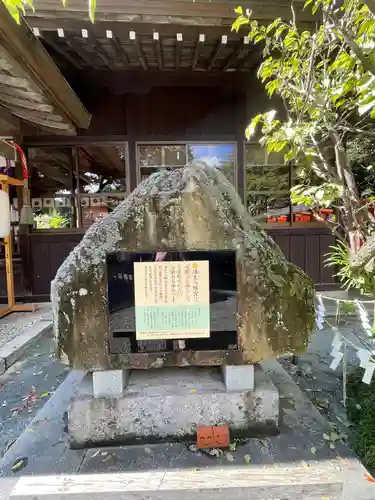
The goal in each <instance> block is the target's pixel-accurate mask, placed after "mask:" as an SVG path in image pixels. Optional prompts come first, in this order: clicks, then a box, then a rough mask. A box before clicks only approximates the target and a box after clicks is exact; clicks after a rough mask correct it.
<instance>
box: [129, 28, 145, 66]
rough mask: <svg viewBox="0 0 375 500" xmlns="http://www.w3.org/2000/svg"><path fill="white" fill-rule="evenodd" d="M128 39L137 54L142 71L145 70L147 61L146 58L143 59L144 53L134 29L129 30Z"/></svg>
mask: <svg viewBox="0 0 375 500" xmlns="http://www.w3.org/2000/svg"><path fill="white" fill-rule="evenodd" d="M129 39H130V42H131V43H132V44H133V46H134V48H135V51H136V53H137V55H138V60H139V63H140V65H141V67H142V69H143V70H144V71H147V63H146V60H145V58H144V55H143V53H142V49H141V45H140V43H139V40H138V38H137V34H136V32H135V31H129Z"/></svg>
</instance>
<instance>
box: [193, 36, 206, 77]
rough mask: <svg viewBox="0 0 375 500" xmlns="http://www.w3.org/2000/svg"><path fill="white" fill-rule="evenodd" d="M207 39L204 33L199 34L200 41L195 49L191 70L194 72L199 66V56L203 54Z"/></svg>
mask: <svg viewBox="0 0 375 500" xmlns="http://www.w3.org/2000/svg"><path fill="white" fill-rule="evenodd" d="M205 38H206V35H205V34H204V33H200V34H199V37H198V41H197V44H196V46H195V49H194V55H193V63H192V65H191V68H192V70H193V71H195V70H196V68H197V66H198V61H199V56H200V54H201V52H202V49H203V46H204V41H205Z"/></svg>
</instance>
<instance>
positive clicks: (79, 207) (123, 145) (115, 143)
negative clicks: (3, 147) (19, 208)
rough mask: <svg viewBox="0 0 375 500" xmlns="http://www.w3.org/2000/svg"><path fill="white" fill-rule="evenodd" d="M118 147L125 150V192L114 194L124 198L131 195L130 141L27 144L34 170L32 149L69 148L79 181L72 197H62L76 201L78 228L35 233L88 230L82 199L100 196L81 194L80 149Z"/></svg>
mask: <svg viewBox="0 0 375 500" xmlns="http://www.w3.org/2000/svg"><path fill="white" fill-rule="evenodd" d="M99 146H103V147H105V146H106V147H110V146H112V147H118V148H123V150H124V176H125V190H124V191H119V192H117V193H114V195H116V194H117V195H124V197H126V196H128V195H129V194H130V163H129V162H130V158H129V143H128V141H122V140H118V141H105V140H104V141H103V140H102V141H95V140H93V141H89V142H86V141H82V142H77V143H74V144H72V143H69V141H68V140H67V142H66V143H65V142H62V143H58V144H56V143H53V144H52V143H51V144H38V143H36V144H33V143H32V142H30V143H28V144H27V157H28V161H29V165H30V167H31V168H32V167H33V159H32V158H30V154H29V152H30V150H31V149H59V148H67V149H70V150H71V153H72V177H75V178H76V179H77V184H76V191H77V192H73V191H74V190H73V185H72V194H71V195H61V197H66V198H70V199H74V202H75V207H74V209H75V221H76V227H72V228H55V229H36V228H35V231H53V232H57V231H65V232H67V231H68V230H70V231H76V230H82V229H84V230H85V231H86V230H87V228H86V229H85V228H84V225H83V214H82V205H81V199H82V198H88V197H94V198H95V196H98V195H97V194H96V193H82V192H80V183H79V160H78V149H79V148H88V147H99ZM32 182H33V179H32V177H31V183H30V190H31V189H32Z"/></svg>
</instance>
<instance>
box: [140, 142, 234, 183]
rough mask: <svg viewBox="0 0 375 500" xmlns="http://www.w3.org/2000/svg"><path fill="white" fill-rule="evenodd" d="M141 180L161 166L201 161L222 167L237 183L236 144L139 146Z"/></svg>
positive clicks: (176, 166) (174, 165)
mask: <svg viewBox="0 0 375 500" xmlns="http://www.w3.org/2000/svg"><path fill="white" fill-rule="evenodd" d="M138 161H139V168H140V174H141V181H143V180H144V179H146V178H147V177H148V176H149V175H151V174H152V173H154V172H156V171H157V170H158V169H159V168H178V167H183V166H184V165H186V164H187V163H193V162H194V161H200V162H204V163H207V164H208V165H213V166H215V167H217V168H220V169H221V170H222V171H223V172H224V174H225V175H226V176H227V178H228V179H229V180H230V181H231V182H232V184H234V183H235V167H236V147H235V145H234V144H177V145H176V144H156V145H155V144H150V145H139V146H138Z"/></svg>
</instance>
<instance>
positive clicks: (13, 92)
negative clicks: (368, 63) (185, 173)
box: [0, 0, 336, 300]
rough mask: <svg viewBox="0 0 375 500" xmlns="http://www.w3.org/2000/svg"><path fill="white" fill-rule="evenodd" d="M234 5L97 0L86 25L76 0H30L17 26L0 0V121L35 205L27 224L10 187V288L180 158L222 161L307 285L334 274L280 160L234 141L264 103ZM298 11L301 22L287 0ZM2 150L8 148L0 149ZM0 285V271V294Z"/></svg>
mask: <svg viewBox="0 0 375 500" xmlns="http://www.w3.org/2000/svg"><path fill="white" fill-rule="evenodd" d="M237 4H238V2H237V0H236V1H233V0H213V1H208V0H203V1H202V0H197V1H195V2H191V1H188V0H163V1H161V0H145V1H143V2H136V1H135V0H103V2H100V3H98V6H97V12H96V17H95V23H94V24H92V23H91V22H90V21H89V19H88V12H87V0H70V1H69V2H68V4H67V7H66V8H63V7H62V6H61V5H60V4H59V2H56V1H55V0H36V1H35V12H32V11H31V10H28V11H27V15H26V17H25V22H22V23H21V26H18V25H17V24H16V23H15V22H14V21H13V20H12V18H11V17H10V16H9V15H8V13H7V11H6V10H5V8H4V7H3V6H2V4H1V5H0V28H1V29H0V46H1V54H0V127H1V132H0V134H1V135H2V136H3V137H4V136H10V137H14V138H15V139H16V140H17V142H18V143H19V144H20V145H21V146H22V147H23V149H24V150H25V152H26V153H27V157H28V163H29V169H30V173H31V178H30V188H31V202H32V207H33V211H34V215H35V224H34V227H26V228H25V227H19V225H18V224H17V213H18V212H19V210H20V206H21V204H22V196H21V193H20V192H18V193H17V191H16V190H15V191H14V193H13V198H12V199H13V210H14V213H15V218H14V239H15V245H16V253H15V269H16V294H17V296H18V298H19V299H21V298H26V299H28V298H29V297H30V296H33V300H38V299H39V300H49V291H50V282H51V279H52V278H53V277H54V275H55V273H56V271H57V269H58V267H59V266H60V264H61V263H62V261H63V260H64V259H65V257H66V256H67V254H68V253H69V252H70V251H71V250H72V248H74V246H75V245H76V244H77V243H78V242H79V241H80V240H81V238H82V236H83V234H84V232H85V231H86V229H87V228H88V227H89V226H90V225H91V224H92V223H93V222H94V221H95V220H96V219H97V218H98V217H102V216H104V215H105V214H107V213H109V212H110V211H111V210H113V209H114V207H115V206H116V205H117V204H118V203H119V202H120V201H121V200H122V199H124V198H125V197H126V196H127V195H128V194H129V192H131V191H132V190H133V189H134V188H135V187H136V186H137V184H138V183H139V182H140V181H141V180H142V179H143V178H145V177H146V176H148V175H150V174H151V173H152V172H154V171H155V170H157V169H159V168H161V167H164V168H171V169H174V168H179V167H181V166H183V165H185V164H186V163H187V162H191V161H194V160H200V161H204V162H207V163H209V164H213V165H216V166H218V167H219V168H221V169H223V171H224V172H225V174H226V175H227V176H228V178H229V179H230V180H231V181H232V182H233V184H234V185H235V186H236V188H237V190H238V192H239V194H240V196H241V197H242V198H243V200H244V203H245V204H246V205H247V206H248V207H249V210H250V211H251V213H252V215H254V216H255V217H257V219H258V220H259V222H260V223H261V224H264V227H265V229H266V230H267V231H268V232H269V234H270V235H271V236H272V237H273V238H274V239H275V241H276V242H277V243H278V244H279V245H280V247H281V248H282V250H283V251H284V253H285V255H286V256H287V258H288V259H289V260H290V261H292V262H294V263H295V264H297V265H298V266H299V267H301V268H302V269H303V270H305V271H306V272H307V273H308V274H309V275H310V276H311V277H312V278H313V280H314V283H315V284H316V286H317V287H319V288H329V287H334V286H336V285H335V283H334V281H335V280H334V277H333V273H332V270H331V269H330V268H326V267H325V266H324V254H326V253H327V251H328V249H329V246H330V245H332V244H333V243H334V238H333V236H332V235H331V233H330V232H329V230H328V229H327V228H326V227H325V226H324V225H322V224H321V223H318V222H317V221H316V220H315V219H314V218H313V216H312V215H311V214H310V213H309V211H308V210H306V209H303V207H302V208H301V207H299V208H298V209H296V207H292V206H291V204H290V199H289V190H290V187H291V185H292V183H293V182H294V176H293V172H292V171H291V168H290V167H289V165H285V164H284V161H283V156H282V155H281V156H280V155H278V154H272V155H267V154H266V153H265V151H264V150H263V149H262V147H261V146H260V145H259V144H258V143H257V142H250V143H248V142H246V141H245V136H244V132H245V128H246V125H247V123H248V122H249V119H250V118H251V116H252V115H254V114H255V113H257V112H260V111H265V110H266V109H268V108H269V109H272V108H273V107H275V105H276V106H277V103H271V102H270V101H269V100H268V98H267V96H266V95H265V93H264V91H263V89H262V86H261V85H260V83H259V82H258V80H257V79H256V69H257V66H258V64H259V62H260V58H261V54H260V52H259V50H258V48H257V47H254V46H253V45H252V44H251V43H250V41H249V39H248V38H247V36H246V34H247V33H246V29H244V31H242V32H240V33H238V34H237V33H235V32H232V31H231V25H232V23H233V20H234V19H235V17H236V14H235V12H234V8H235V7H236V6H237ZM288 4H289V2H287V1H286V0H271V1H265V0H263V1H259V0H253V1H251V2H249V5H247V2H243V3H242V6H243V8H247V7H249V8H251V9H252V11H253V16H254V17H255V18H257V19H258V20H259V21H266V22H267V21H271V20H273V19H274V18H275V17H278V16H282V17H284V18H286V19H288V18H290V16H291V13H290V8H289V5H288ZM295 4H296V5H297V7H298V4H300V6H302V4H303V2H301V1H297V2H295ZM298 19H299V20H300V22H303V23H311V22H312V18H311V15H310V14H309V12H308V11H307V10H306V11H303V10H302V9H299V8H298ZM3 122H4V123H3ZM3 125H4V126H3ZM1 152H2V150H1ZM2 153H3V154H5V157H7V158H8V159H9V158H12V154H13V152H12V151H11V150H9V148H8V150H7V151H6V152H2ZM17 168H18V166H17V164H16V165H15V175H16V176H17V175H18V170H17ZM18 191H19V190H18ZM327 216H329V214H327ZM0 257H1V255H0ZM3 284H4V280H1V275H0V295H4V294H5V290H4V286H3Z"/></svg>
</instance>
